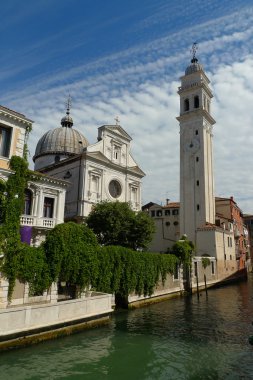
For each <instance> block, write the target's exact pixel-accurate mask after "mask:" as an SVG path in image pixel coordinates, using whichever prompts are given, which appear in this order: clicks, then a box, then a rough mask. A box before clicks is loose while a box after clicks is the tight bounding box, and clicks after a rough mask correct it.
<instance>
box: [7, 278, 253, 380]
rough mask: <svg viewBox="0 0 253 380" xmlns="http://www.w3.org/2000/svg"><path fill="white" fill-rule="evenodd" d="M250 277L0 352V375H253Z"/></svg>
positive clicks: (229, 378)
mask: <svg viewBox="0 0 253 380" xmlns="http://www.w3.org/2000/svg"><path fill="white" fill-rule="evenodd" d="M252 320H253V281H252V278H251V277H250V279H249V281H248V283H241V284H238V285H233V286H229V287H224V288H220V289H216V290H210V291H209V294H208V299H206V297H205V294H204V293H202V296H201V297H200V300H199V301H198V299H197V296H196V295H194V296H193V297H192V298H191V297H185V298H176V299H173V300H170V301H167V302H162V303H160V304H156V305H152V306H149V307H145V308H142V309H137V310H133V311H130V312H121V313H118V314H117V315H115V316H114V317H113V319H112V321H111V323H110V324H109V325H108V326H103V327H99V328H97V329H94V330H89V331H84V332H83V333H81V334H77V335H73V336H70V337H66V338H62V339H59V340H55V341H51V342H45V343H43V344H39V345H37V346H33V347H29V348H25V349H20V350H17V351H12V352H7V353H2V354H1V356H0V369H1V372H0V379H1V380H2V379H4V380H8V379H12V380H13V379H14V380H23V379H84V378H85V379H88V380H92V379H96V380H99V379H117V380H118V379H120V380H124V379H128V380H129V379H130V380H135V379H141V380H153V379H159V380H160V379H161V380H162V379H166V380H168V379H169V380H173V379H176V380H178V379H187V380H190V379H192V380H198V379H204V380H206V379H213V380H217V379H221V380H233V379H245V380H246V379H247V380H248V379H253V347H252V346H250V345H249V344H248V336H249V335H253V326H252V325H251V322H252Z"/></svg>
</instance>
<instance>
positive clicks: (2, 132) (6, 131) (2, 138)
mask: <svg viewBox="0 0 253 380" xmlns="http://www.w3.org/2000/svg"><path fill="white" fill-rule="evenodd" d="M11 131H12V130H11V128H4V127H2V126H1V125H0V156H3V157H9V154H10V147H11Z"/></svg>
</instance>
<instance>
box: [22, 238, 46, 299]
mask: <svg viewBox="0 0 253 380" xmlns="http://www.w3.org/2000/svg"><path fill="white" fill-rule="evenodd" d="M17 278H18V279H19V280H20V281H21V282H24V283H25V282H28V283H29V293H30V295H39V294H41V293H42V292H43V291H44V290H46V289H48V288H49V287H50V285H51V283H52V279H51V276H50V271H49V266H48V264H47V260H46V255H45V252H44V249H43V247H37V248H36V247H31V246H29V245H27V244H25V243H24V244H20V249H19V252H18V255H17Z"/></svg>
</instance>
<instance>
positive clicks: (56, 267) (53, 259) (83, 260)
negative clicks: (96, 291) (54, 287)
mask: <svg viewBox="0 0 253 380" xmlns="http://www.w3.org/2000/svg"><path fill="white" fill-rule="evenodd" d="M97 248H98V243H97V239H96V236H95V235H94V233H93V232H92V231H91V230H90V229H89V228H88V227H87V226H86V225H84V224H76V223H73V222H69V223H64V224H59V225H57V226H56V227H55V228H54V229H53V230H52V231H50V232H49V233H48V235H47V237H46V241H45V243H44V250H45V255H46V260H47V263H48V266H49V268H50V276H51V278H52V280H53V281H56V280H57V279H58V280H59V281H66V282H68V283H69V284H74V285H77V286H78V287H79V288H80V290H83V289H84V288H85V287H86V286H88V285H89V284H90V283H91V281H92V279H93V278H96V277H97V268H98V265H97V257H96V252H97Z"/></svg>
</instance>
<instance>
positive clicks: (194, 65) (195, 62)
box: [185, 58, 203, 75]
mask: <svg viewBox="0 0 253 380" xmlns="http://www.w3.org/2000/svg"><path fill="white" fill-rule="evenodd" d="M201 70H203V66H202V65H201V64H200V63H198V60H197V58H193V59H192V60H191V64H190V65H189V66H188V67H187V68H186V70H185V75H189V74H193V73H196V72H197V71H201Z"/></svg>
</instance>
